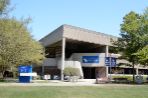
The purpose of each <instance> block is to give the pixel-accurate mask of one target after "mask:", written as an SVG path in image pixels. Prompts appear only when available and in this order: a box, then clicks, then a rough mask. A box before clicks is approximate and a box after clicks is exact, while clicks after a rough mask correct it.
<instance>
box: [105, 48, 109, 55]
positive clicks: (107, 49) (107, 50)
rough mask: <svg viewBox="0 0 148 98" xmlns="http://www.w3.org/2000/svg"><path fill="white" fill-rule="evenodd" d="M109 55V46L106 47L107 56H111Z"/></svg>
mask: <svg viewBox="0 0 148 98" xmlns="http://www.w3.org/2000/svg"><path fill="white" fill-rule="evenodd" d="M108 53H109V46H105V56H106V57H108V56H109V55H108Z"/></svg>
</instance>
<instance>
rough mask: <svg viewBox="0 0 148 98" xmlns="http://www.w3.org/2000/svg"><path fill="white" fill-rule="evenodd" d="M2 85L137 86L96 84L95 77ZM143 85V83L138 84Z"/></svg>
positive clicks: (5, 84)
mask: <svg viewBox="0 0 148 98" xmlns="http://www.w3.org/2000/svg"><path fill="white" fill-rule="evenodd" d="M0 86H113V87H117V86H128V87H129V86H135V85H131V84H111V83H107V84H95V79H88V80H86V79H81V80H78V81H77V82H65V81H59V80H36V81H33V83H16V82H13V83H12V82H6V83H0ZM136 86H143V85H136Z"/></svg>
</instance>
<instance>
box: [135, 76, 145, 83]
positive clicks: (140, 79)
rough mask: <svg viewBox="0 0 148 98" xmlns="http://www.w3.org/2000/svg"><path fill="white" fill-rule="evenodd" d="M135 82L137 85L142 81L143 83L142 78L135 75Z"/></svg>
mask: <svg viewBox="0 0 148 98" xmlns="http://www.w3.org/2000/svg"><path fill="white" fill-rule="evenodd" d="M135 82H136V83H137V84H142V83H143V82H144V81H143V76H141V75H137V76H136V77H135Z"/></svg>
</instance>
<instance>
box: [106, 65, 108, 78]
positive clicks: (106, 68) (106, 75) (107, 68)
mask: <svg viewBox="0 0 148 98" xmlns="http://www.w3.org/2000/svg"><path fill="white" fill-rule="evenodd" d="M106 77H107V78H108V66H106Z"/></svg>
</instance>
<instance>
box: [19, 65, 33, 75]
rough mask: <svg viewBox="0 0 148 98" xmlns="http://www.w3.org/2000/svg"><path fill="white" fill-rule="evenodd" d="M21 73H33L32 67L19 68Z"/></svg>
mask: <svg viewBox="0 0 148 98" xmlns="http://www.w3.org/2000/svg"><path fill="white" fill-rule="evenodd" d="M18 69H19V73H31V72H32V66H19V68H18Z"/></svg>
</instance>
